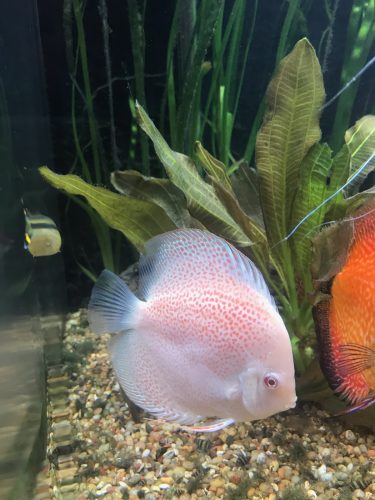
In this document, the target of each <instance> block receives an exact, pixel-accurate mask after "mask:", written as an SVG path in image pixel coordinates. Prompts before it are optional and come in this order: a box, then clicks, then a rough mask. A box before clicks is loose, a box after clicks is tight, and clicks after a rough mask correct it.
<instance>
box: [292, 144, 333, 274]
mask: <svg viewBox="0 0 375 500" xmlns="http://www.w3.org/2000/svg"><path fill="white" fill-rule="evenodd" d="M331 164H332V158H331V149H330V147H329V146H328V145H327V144H315V145H314V146H313V147H312V148H311V149H310V151H309V152H308V153H307V155H306V157H305V159H304V160H303V163H302V169H301V180H300V185H299V188H298V191H297V195H296V197H295V200H294V204H293V213H292V215H293V226H295V225H296V224H298V222H299V221H301V220H302V219H303V218H304V217H305V216H306V215H307V214H309V213H311V212H312V211H313V210H314V209H315V208H316V207H318V206H319V205H320V204H321V202H322V201H323V200H324V199H325V198H326V197H327V196H326V192H327V179H328V177H329V173H330V169H331ZM327 207H328V205H323V206H322V207H321V208H320V209H319V210H317V211H315V212H313V213H311V216H310V217H309V218H308V219H306V221H305V222H304V223H303V224H302V225H301V226H300V227H299V228H298V229H297V231H296V232H295V233H294V235H293V236H292V240H291V243H292V249H293V252H294V257H295V259H296V263H297V268H298V274H299V276H300V277H304V276H306V275H307V273H308V272H309V264H310V260H311V252H312V249H311V236H312V233H313V232H314V230H315V231H317V230H319V228H320V225H321V224H322V222H323V221H324V216H325V213H326V210H327Z"/></svg>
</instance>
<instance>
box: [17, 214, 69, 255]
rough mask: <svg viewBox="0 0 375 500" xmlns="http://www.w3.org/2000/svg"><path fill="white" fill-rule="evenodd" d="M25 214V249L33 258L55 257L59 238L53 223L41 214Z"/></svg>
mask: <svg viewBox="0 0 375 500" xmlns="http://www.w3.org/2000/svg"><path fill="white" fill-rule="evenodd" d="M24 213H25V221H26V228H25V248H26V249H27V250H28V251H29V252H30V253H31V255H32V256H33V257H46V256H49V255H55V254H56V253H58V252H59V251H60V248H61V236H60V232H59V230H58V229H57V227H56V224H55V223H54V221H53V220H52V219H51V218H50V217H47V216H46V215H42V214H30V212H29V211H28V210H24Z"/></svg>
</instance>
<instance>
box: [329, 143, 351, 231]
mask: <svg viewBox="0 0 375 500" xmlns="http://www.w3.org/2000/svg"><path fill="white" fill-rule="evenodd" d="M349 169H350V153H349V149H348V147H347V145H346V144H344V145H343V147H342V148H341V149H340V151H339V152H338V153H337V154H336V156H335V157H334V158H333V161H332V167H331V172H330V175H329V178H328V179H327V190H326V197H325V199H327V198H329V197H330V196H333V194H334V193H337V194H336V195H335V196H334V198H332V201H331V202H329V204H327V205H326V207H327V208H326V217H325V219H326V221H331V220H336V219H340V218H341V217H342V216H343V215H344V213H345V208H343V206H344V204H345V198H344V191H343V190H340V188H342V187H343V186H344V184H345V183H346V181H347V180H348V177H349ZM338 191H339V192H338Z"/></svg>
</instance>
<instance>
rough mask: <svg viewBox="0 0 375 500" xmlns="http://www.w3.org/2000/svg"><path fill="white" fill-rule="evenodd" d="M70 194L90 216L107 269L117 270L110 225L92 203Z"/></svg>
mask: <svg viewBox="0 0 375 500" xmlns="http://www.w3.org/2000/svg"><path fill="white" fill-rule="evenodd" d="M68 196H69V198H70V199H71V200H73V201H74V202H75V203H76V204H77V205H79V206H80V207H81V208H82V209H83V210H84V211H85V212H86V213H87V215H88V216H89V218H90V221H91V224H92V226H93V229H94V233H95V237H96V240H97V242H98V245H99V248H100V255H101V258H102V262H103V266H104V267H105V268H106V269H109V270H110V271H115V265H114V258H113V252H112V242H111V232H110V229H109V227H108V226H107V225H106V224H105V223H104V222H103V220H102V219H101V217H100V216H99V215H98V214H97V213H96V212H95V210H93V209H92V208H91V207H90V205H88V204H87V203H85V202H84V201H82V200H80V199H79V198H78V197H77V196H71V195H68ZM77 262H78V261H77ZM87 262H90V261H89V259H87ZM86 269H87V268H86ZM91 274H93V273H91Z"/></svg>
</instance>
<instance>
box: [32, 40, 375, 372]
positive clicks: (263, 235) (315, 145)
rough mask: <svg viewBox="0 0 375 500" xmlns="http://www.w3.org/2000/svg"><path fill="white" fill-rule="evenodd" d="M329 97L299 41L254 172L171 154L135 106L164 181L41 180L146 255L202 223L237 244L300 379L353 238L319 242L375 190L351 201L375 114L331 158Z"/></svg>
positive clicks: (204, 154) (277, 88)
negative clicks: (283, 331) (280, 325)
mask: <svg viewBox="0 0 375 500" xmlns="http://www.w3.org/2000/svg"><path fill="white" fill-rule="evenodd" d="M324 96H325V92H324V86H323V78H322V72H321V68H320V64H319V61H318V59H317V57H316V55H315V51H314V49H313V48H312V46H311V45H310V43H309V42H308V41H307V40H306V39H302V40H301V41H299V42H298V43H297V44H296V46H295V47H294V49H293V50H292V52H291V53H290V54H289V55H287V56H286V57H285V58H284V59H283V60H282V61H281V63H280V65H279V67H278V70H277V72H276V73H275V75H274V77H273V79H272V81H271V82H270V84H269V86H268V89H267V92H266V110H265V115H264V120H263V124H262V126H261V128H260V130H259V132H258V134H257V141H256V169H253V168H250V167H249V166H248V165H247V164H246V163H243V164H241V166H239V168H238V169H237V170H236V172H234V173H232V175H229V174H228V168H227V167H226V166H225V165H224V164H223V163H222V162H221V161H219V160H218V159H216V158H214V157H213V156H212V155H211V154H210V153H209V152H208V151H207V150H206V149H205V148H204V147H203V146H202V144H201V143H200V142H196V143H195V148H194V153H195V154H194V159H193V158H192V157H189V156H186V155H183V154H182V153H179V152H176V151H174V150H173V149H171V148H170V147H169V145H168V144H167V142H166V141H165V140H164V138H163V137H162V135H161V134H160V133H159V131H158V130H157V128H156V127H155V125H154V123H153V122H152V121H151V119H150V118H149V116H148V115H147V113H146V112H145V110H144V109H143V107H142V106H141V105H140V104H138V103H137V104H136V112H137V119H138V123H139V125H140V127H141V128H142V129H143V130H144V132H145V133H146V134H147V135H148V136H149V138H150V139H151V140H152V142H153V144H154V148H155V152H156V154H157V155H158V157H159V159H160V161H161V163H162V164H163V165H164V168H165V171H166V173H167V176H168V178H167V179H165V178H153V177H145V176H143V175H142V174H140V173H139V172H136V171H129V170H128V171H116V172H114V173H113V174H112V175H111V181H112V184H113V186H114V187H115V188H116V189H117V191H119V193H120V194H117V193H114V192H112V191H109V190H107V189H105V188H102V187H96V186H92V185H89V184H87V183H86V182H84V181H83V180H82V179H81V178H79V177H77V176H74V175H67V176H60V175H57V174H54V173H52V172H51V171H50V170H49V169H48V168H46V167H42V168H41V173H42V175H43V176H44V177H45V178H46V179H47V180H48V181H49V182H50V183H51V184H52V185H54V186H55V187H57V188H60V189H63V190H64V191H66V192H68V193H69V194H72V195H82V196H84V197H85V198H86V200H87V202H88V203H89V204H90V206H91V207H92V208H93V209H95V210H96V211H97V212H98V213H99V214H100V215H101V217H102V218H103V219H104V221H105V222H106V223H107V224H108V225H109V226H110V227H112V228H114V229H117V230H118V231H121V232H122V233H123V234H124V235H125V236H126V238H127V239H128V240H130V241H131V242H132V244H133V245H134V246H135V247H136V248H137V249H138V250H139V251H140V252H142V250H143V245H144V243H145V242H146V241H147V240H148V239H149V238H151V237H152V236H155V235H157V234H160V233H163V232H166V231H170V230H173V229H176V228H179V227H197V226H198V227H204V228H206V229H208V230H209V231H211V232H214V233H216V234H218V235H220V236H222V237H223V238H225V239H227V240H228V241H231V242H232V243H234V244H235V245H236V246H237V247H240V248H241V250H242V251H243V252H244V253H246V254H247V255H249V256H250V257H251V259H252V260H253V261H254V262H255V263H256V264H257V266H258V267H259V269H260V270H261V271H262V273H263V275H264V276H265V278H266V280H267V281H268V284H269V285H270V287H271V288H272V290H273V293H274V295H275V296H276V298H277V300H278V302H279V305H280V307H281V311H282V315H283V318H284V320H285V322H286V325H287V328H288V330H289V333H290V337H291V341H292V346H293V352H294V357H295V363H296V368H297V372H298V373H299V374H302V373H303V372H304V371H305V369H306V366H307V365H308V364H309V362H310V361H311V359H312V358H313V352H314V351H313V342H314V335H313V331H314V324H313V318H312V308H313V306H314V304H315V303H316V302H318V301H319V300H320V297H321V291H320V290H321V287H320V286H319V287H317V286H316V282H318V283H321V281H324V280H325V281H327V280H328V279H329V278H330V277H332V272H331V269H330V266H331V267H332V266H337V255H338V254H339V253H341V254H342V253H343V252H344V251H345V248H346V249H347V248H348V241H350V239H347V242H346V246H345V245H343V242H342V240H340V239H337V238H335V237H332V234H334V228H335V226H333V227H330V228H329V231H328V232H323V233H320V234H319V235H318V238H315V239H314V236H316V234H317V233H319V230H320V229H321V226H322V224H324V223H326V222H328V221H332V220H337V219H342V218H344V217H346V218H348V217H350V215H351V214H352V213H353V211H354V210H355V209H357V208H358V207H359V206H361V205H362V204H363V203H366V202H367V201H368V199H372V198H373V191H372V190H369V191H366V192H363V193H360V194H357V195H354V196H350V194H354V192H355V189H356V187H357V186H358V185H359V184H360V182H361V180H362V179H364V178H365V177H366V175H367V174H368V173H369V172H370V171H371V170H372V168H373V167H374V162H371V161H367V160H369V159H371V155H373V152H374V148H375V117H374V116H370V115H369V116H365V117H363V118H362V119H360V120H359V121H358V122H357V123H356V124H355V125H354V126H353V127H351V128H350V129H348V130H347V131H346V133H345V137H344V145H343V146H342V148H341V149H340V150H339V152H338V153H337V154H336V155H333V153H332V150H331V149H330V147H329V146H328V145H327V144H325V143H320V142H319V140H320V137H321V131H320V127H319V116H320V111H321V108H322V106H323V103H324ZM366 161H367V163H366ZM364 166H365V168H364ZM201 170H203V171H204V173H205V175H204V176H202V175H200V171H201ZM348 179H353V180H352V182H351V183H349V185H348V188H347V189H346V191H345V193H344V192H342V190H340V188H341V187H342V186H343V185H344V184H345V183H347V181H348ZM333 194H336V195H335V196H334V197H332V199H331V200H330V201H329V202H328V203H325V204H324V203H322V202H324V200H327V199H328V198H330V197H331V196H332V195H333ZM316 207H319V209H318V210H316ZM307 214H310V216H309V217H307V218H306V215H307ZM301 220H303V221H304V222H303V223H302V224H299V222H300V221H301ZM297 226H298V229H297V230H294V229H295V228H296V227H297ZM347 234H348V238H349V237H350V234H349V233H347ZM330 273H331V274H330Z"/></svg>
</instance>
